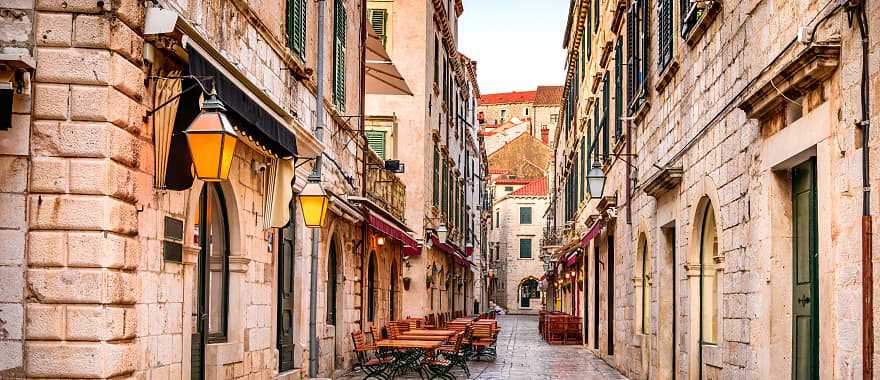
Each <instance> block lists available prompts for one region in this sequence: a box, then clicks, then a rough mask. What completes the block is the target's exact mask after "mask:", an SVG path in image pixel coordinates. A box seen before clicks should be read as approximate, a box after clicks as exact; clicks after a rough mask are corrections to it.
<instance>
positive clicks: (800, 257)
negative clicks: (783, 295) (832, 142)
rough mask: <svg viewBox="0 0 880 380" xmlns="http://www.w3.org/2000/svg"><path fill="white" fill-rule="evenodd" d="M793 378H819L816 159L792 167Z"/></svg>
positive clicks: (810, 379) (804, 379) (801, 379)
mask: <svg viewBox="0 0 880 380" xmlns="http://www.w3.org/2000/svg"><path fill="white" fill-rule="evenodd" d="M791 182H792V201H793V202H792V221H791V222H792V223H791V224H792V248H793V252H792V257H793V259H794V263H793V264H794V265H792V268H793V271H792V278H793V280H794V281H793V282H794V291H793V292H792V296H793V302H792V309H793V313H792V314H793V320H792V323H793V329H794V333H793V339H792V341H793V342H794V347H793V350H794V352H793V353H792V357H793V358H794V362H793V364H792V372H793V373H792V378H793V379H796V380H812V379H819V276H818V273H819V271H818V269H819V250H818V241H817V236H818V228H817V223H816V214H817V212H816V209H817V207H816V161H815V159H810V160H809V161H807V162H805V163H803V164H800V165H798V166H797V167H795V168H794V169H792V181H791Z"/></svg>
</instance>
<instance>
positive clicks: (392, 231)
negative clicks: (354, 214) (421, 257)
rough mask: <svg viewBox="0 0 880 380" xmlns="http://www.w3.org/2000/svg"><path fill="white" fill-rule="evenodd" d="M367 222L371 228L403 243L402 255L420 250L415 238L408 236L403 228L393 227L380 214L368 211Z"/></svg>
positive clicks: (413, 254)
mask: <svg viewBox="0 0 880 380" xmlns="http://www.w3.org/2000/svg"><path fill="white" fill-rule="evenodd" d="M367 223H369V224H370V226H371V227H373V229H375V230H376V231H379V232H381V233H383V234H385V235H388V236H389V237H391V238H392V239H394V240H397V241H399V242H401V243H403V255H404V256H415V255H418V254H420V253H421V252H422V250H421V249H419V243H418V242H416V239H413V238H412V236H409V234H407V233H406V232H404V231H403V229H401V228H398V227H395V226H394V225H393V224H392V223H391V222H388V221H387V220H386V219H385V218H383V217H382V216H380V215H378V214H375V213H372V212H371V213H370V215H369V217H368V218H367Z"/></svg>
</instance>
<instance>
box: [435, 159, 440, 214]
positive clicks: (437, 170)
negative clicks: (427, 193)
mask: <svg viewBox="0 0 880 380" xmlns="http://www.w3.org/2000/svg"><path fill="white" fill-rule="evenodd" d="M439 206H440V151H438V150H437V147H434V207H439Z"/></svg>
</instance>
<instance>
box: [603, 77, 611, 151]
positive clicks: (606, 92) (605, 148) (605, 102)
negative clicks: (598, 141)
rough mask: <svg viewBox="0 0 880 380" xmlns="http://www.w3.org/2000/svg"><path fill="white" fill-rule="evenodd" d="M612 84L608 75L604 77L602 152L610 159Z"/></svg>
mask: <svg viewBox="0 0 880 380" xmlns="http://www.w3.org/2000/svg"><path fill="white" fill-rule="evenodd" d="M610 91H611V89H610V86H609V79H608V75H605V78H603V79H602V154H603V155H604V159H606V160H607V159H608V152H610V150H609V146H608V143H609V142H608V113H609V112H608V109H609V104H610V103H611V94H610Z"/></svg>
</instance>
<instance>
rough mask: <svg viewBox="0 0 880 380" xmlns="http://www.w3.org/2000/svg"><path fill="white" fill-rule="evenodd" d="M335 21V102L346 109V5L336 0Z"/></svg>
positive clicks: (340, 0) (341, 108) (337, 105)
mask: <svg viewBox="0 0 880 380" xmlns="http://www.w3.org/2000/svg"><path fill="white" fill-rule="evenodd" d="M335 5H336V6H335V12H334V21H333V103H334V104H335V105H336V107H337V108H339V110H340V111H345V28H346V16H345V6H344V5H343V3H342V0H336V2H335Z"/></svg>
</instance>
